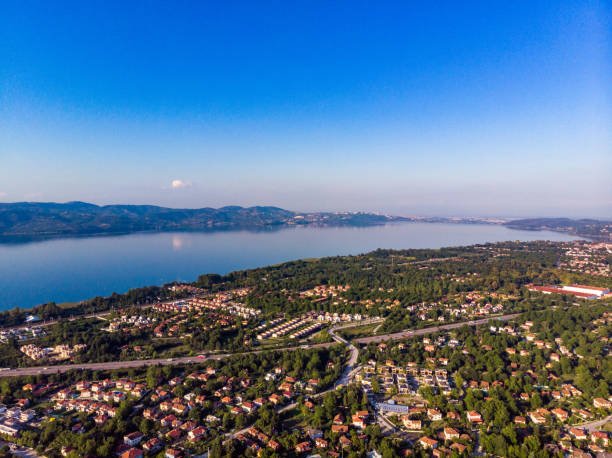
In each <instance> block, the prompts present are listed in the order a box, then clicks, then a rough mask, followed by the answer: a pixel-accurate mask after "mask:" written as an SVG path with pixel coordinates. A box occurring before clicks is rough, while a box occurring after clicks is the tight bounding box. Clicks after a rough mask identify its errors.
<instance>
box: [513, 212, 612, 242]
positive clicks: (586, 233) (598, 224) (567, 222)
mask: <svg viewBox="0 0 612 458" xmlns="http://www.w3.org/2000/svg"><path fill="white" fill-rule="evenodd" d="M504 224H505V226H507V227H509V228H511V229H522V230H528V231H555V232H566V233H568V234H571V235H576V236H579V237H586V238H590V239H595V240H604V241H609V242H612V221H602V220H597V219H570V218H530V219H519V220H514V221H508V222H507V223H504Z"/></svg>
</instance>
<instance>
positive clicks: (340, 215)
mask: <svg viewBox="0 0 612 458" xmlns="http://www.w3.org/2000/svg"><path fill="white" fill-rule="evenodd" d="M391 222H418V223H451V224H495V225H504V226H506V227H508V228H510V229H518V230H529V231H542V230H550V231H554V232H561V233H567V234H570V235H575V236H578V237H584V238H588V239H591V240H600V241H612V222H611V221H600V220H595V219H579V220H573V219H569V218H530V219H509V218H506V219H503V218H502V219H500V218H477V217H460V218H457V217H453V218H450V217H414V216H411V217H405V216H394V215H383V214H378V213H367V212H335V213H332V212H312V213H300V212H294V211H291V210H285V209H282V208H278V207H273V206H256V207H239V206H228V207H221V208H217V209H215V208H199V209H175V208H166V207H158V206H152V205H106V206H98V205H94V204H90V203H86V202H68V203H43V202H16V203H6V204H0V243H1V244H20V243H28V242H36V241H43V240H48V239H58V238H83V237H103V236H118V235H128V234H136V233H143V234H146V233H162V232H205V233H207V232H218V231H233V230H246V231H252V232H261V231H275V230H279V229H283V228H288V227H300V226H311V227H371V226H378V225H384V224H387V223H391Z"/></svg>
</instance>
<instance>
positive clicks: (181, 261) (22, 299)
mask: <svg viewBox="0 0 612 458" xmlns="http://www.w3.org/2000/svg"><path fill="white" fill-rule="evenodd" d="M504 240H523V241H528V240H555V241H566V240H575V237H572V236H569V235H566V234H560V233H555V232H546V231H540V232H531V231H518V230H512V229H508V228H506V227H503V226H496V225H461V224H431V223H398V224H390V225H387V226H375V227H366V228H354V227H347V228H315V227H308V228H289V229H282V230H279V231H270V232H248V231H231V232H213V233H194V232H178V233H177V232H174V233H157V234H130V235H122V236H113V237H91V238H71V239H55V240H47V241H42V242H32V243H25V244H0V310H5V309H10V308H13V307H15V306H19V307H31V306H34V305H37V304H40V303H44V302H49V301H55V302H58V303H59V302H71V301H79V300H83V299H87V298H90V297H94V296H106V295H109V294H110V293H112V292H118V293H122V292H125V291H127V290H128V289H130V288H135V287H140V286H147V285H161V284H164V283H167V282H171V281H175V280H178V281H193V280H195V279H196V278H197V276H198V275H200V274H203V273H219V274H226V273H228V272H231V271H233V270H241V269H246V268H253V267H261V266H266V265H270V264H276V263H280V262H284V261H290V260H293V259H302V258H312V257H322V256H334V255H348V254H360V253H365V252H368V251H372V250H375V249H377V248H395V249H403V248H440V247H443V246H458V245H471V244H475V243H485V242H495V241H504Z"/></svg>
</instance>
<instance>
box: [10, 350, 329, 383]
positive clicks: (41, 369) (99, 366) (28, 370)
mask: <svg viewBox="0 0 612 458" xmlns="http://www.w3.org/2000/svg"><path fill="white" fill-rule="evenodd" d="M332 345H336V342H329V343H322V344H315V345H308V348H319V347H321V348H326V347H330V346H332ZM299 348H302V347H301V346H298V347H288V348H287V347H286V348H278V349H276V348H273V349H270V350H256V351H251V352H242V353H221V354H214V355H207V356H206V358H198V357H197V356H184V357H180V358H158V359H140V360H132V361H109V362H106V363H83V364H64V365H58V366H35V367H23V368H19V369H11V370H3V371H0V377H16V376H19V375H38V374H59V373H63V372H68V371H73V370H98V371H108V370H113V369H127V368H130V367H143V366H156V365H161V366H169V365H180V364H192V363H201V362H203V361H206V360H209V359H213V360H218V359H224V358H228V357H230V356H236V355H246V354H249V353H253V354H256V353H261V352H264V351H293V350H297V349H299Z"/></svg>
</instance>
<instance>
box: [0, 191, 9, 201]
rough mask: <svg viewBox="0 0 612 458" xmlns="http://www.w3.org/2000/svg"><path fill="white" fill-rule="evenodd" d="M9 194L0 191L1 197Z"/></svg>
mask: <svg viewBox="0 0 612 458" xmlns="http://www.w3.org/2000/svg"><path fill="white" fill-rule="evenodd" d="M6 196H8V194H7V193H6V192H2V191H0V199H4V198H5V197H6Z"/></svg>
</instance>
